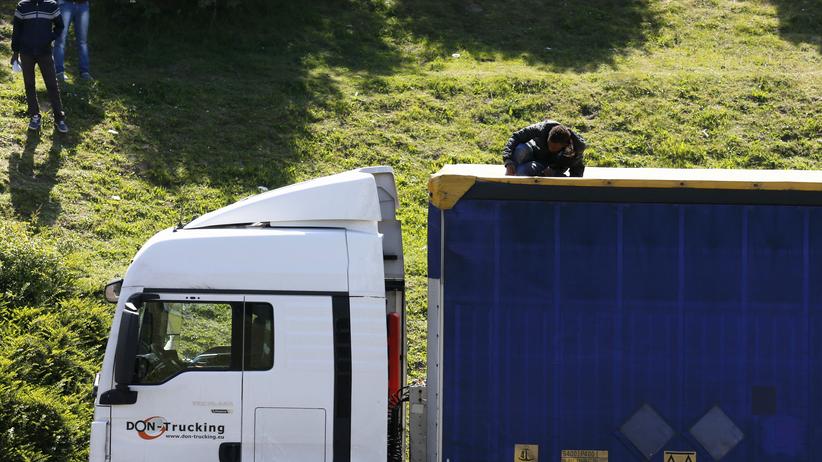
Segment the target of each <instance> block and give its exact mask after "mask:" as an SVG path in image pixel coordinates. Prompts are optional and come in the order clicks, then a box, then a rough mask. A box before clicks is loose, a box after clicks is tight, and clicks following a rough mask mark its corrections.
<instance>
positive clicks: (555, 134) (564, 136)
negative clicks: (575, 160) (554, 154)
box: [548, 125, 571, 144]
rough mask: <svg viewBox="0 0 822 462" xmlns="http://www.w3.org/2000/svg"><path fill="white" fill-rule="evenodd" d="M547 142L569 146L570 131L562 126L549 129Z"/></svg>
mask: <svg viewBox="0 0 822 462" xmlns="http://www.w3.org/2000/svg"><path fill="white" fill-rule="evenodd" d="M548 141H549V142H553V143H560V144H569V143H571V130H568V127H566V126H564V125H555V126H554V127H553V128H551V131H550V132H548Z"/></svg>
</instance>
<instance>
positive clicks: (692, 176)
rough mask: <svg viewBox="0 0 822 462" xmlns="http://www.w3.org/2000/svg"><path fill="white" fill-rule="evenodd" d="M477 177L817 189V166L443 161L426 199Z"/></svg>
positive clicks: (452, 200) (455, 196) (451, 194)
mask: <svg viewBox="0 0 822 462" xmlns="http://www.w3.org/2000/svg"><path fill="white" fill-rule="evenodd" d="M478 182H481V183H497V184H510V185H534V186H543V187H551V186H553V187H563V188H567V187H575V186H576V187H585V188H600V187H602V188H617V189H622V188H632V189H646V188H647V189H692V190H693V189H710V190H737V191H757V190H759V191H802V192H822V171H819V170H731V169H672V168H604V167H589V168H587V169H586V170H585V177H583V178H566V177H559V178H555V177H516V176H505V169H504V168H503V167H502V166H501V165H469V164H459V165H446V166H444V167H443V168H442V169H441V170H440V171H439V172H437V173H435V174H434V175H432V176H431V179H430V180H429V182H428V190H429V198H430V201H431V203H432V204H433V205H434V206H435V207H437V208H439V209H441V210H449V209H451V208H453V207H454V206H455V205H456V204H457V202H459V200H460V199H462V197H463V196H464V195H465V194H466V193H467V192H468V191H469V190H470V189H471V188H472V187H473V186H474V185H475V184H476V183H478Z"/></svg>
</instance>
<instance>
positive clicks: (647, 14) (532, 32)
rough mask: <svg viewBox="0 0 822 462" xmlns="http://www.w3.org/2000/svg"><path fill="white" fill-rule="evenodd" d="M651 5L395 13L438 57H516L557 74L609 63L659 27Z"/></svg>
mask: <svg viewBox="0 0 822 462" xmlns="http://www.w3.org/2000/svg"><path fill="white" fill-rule="evenodd" d="M649 1H650V0H556V1H552V2H546V1H544V0H398V1H397V6H396V10H397V14H398V16H399V18H400V20H401V21H402V23H403V24H404V25H405V27H406V28H408V29H409V30H411V31H413V33H414V34H415V35H418V36H423V37H427V38H428V39H429V40H430V41H431V42H432V43H434V44H436V45H437V46H438V47H439V48H440V50H439V52H440V54H441V55H442V54H446V53H447V54H446V56H447V55H450V54H451V53H452V52H455V51H458V50H467V51H469V52H471V53H472V54H474V55H475V57H476V58H478V59H480V60H493V59H494V57H495V55H498V54H499V55H502V56H503V57H505V58H511V57H521V58H523V59H525V60H526V61H527V62H529V63H531V64H545V65H550V66H552V67H554V68H555V69H557V70H577V71H584V70H588V69H592V68H595V67H596V66H598V65H600V64H610V63H612V62H613V60H614V57H615V56H618V55H620V54H622V53H624V52H625V51H627V50H629V49H632V48H637V47H640V46H642V45H643V44H644V42H645V41H646V39H647V37H648V36H649V35H651V34H653V33H654V32H655V31H656V30H657V29H658V27H659V25H658V21H657V18H656V17H655V15H654V14H653V12H652V11H651V10H650V9H649V5H648V3H649Z"/></svg>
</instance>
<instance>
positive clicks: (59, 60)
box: [54, 2, 73, 74]
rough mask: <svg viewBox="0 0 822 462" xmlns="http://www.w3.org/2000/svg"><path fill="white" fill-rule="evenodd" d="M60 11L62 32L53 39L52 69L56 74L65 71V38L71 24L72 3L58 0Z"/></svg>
mask: <svg viewBox="0 0 822 462" xmlns="http://www.w3.org/2000/svg"><path fill="white" fill-rule="evenodd" d="M60 11H61V15H62V17H63V32H62V33H61V34H60V36H59V37H57V39H56V40H55V41H54V69H55V70H56V71H57V73H58V74H61V73H63V72H65V70H66V69H65V57H66V39H67V38H68V32H69V25H70V24H71V14H72V11H73V10H72V5H71V4H68V3H66V2H60Z"/></svg>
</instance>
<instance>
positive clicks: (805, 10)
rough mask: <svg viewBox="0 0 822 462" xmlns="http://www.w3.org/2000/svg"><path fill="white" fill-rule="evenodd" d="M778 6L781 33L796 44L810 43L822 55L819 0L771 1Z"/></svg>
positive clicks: (821, 10)
mask: <svg viewBox="0 0 822 462" xmlns="http://www.w3.org/2000/svg"><path fill="white" fill-rule="evenodd" d="M769 1H770V2H771V3H772V4H773V5H774V6H776V9H777V14H778V16H779V33H780V34H781V35H782V36H783V37H784V38H785V39H787V40H790V41H791V42H794V43H809V44H811V45H814V46H815V47H816V51H817V52H819V53H822V2H820V1H819V0H769Z"/></svg>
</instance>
